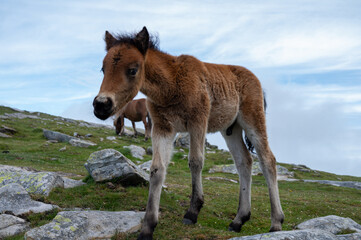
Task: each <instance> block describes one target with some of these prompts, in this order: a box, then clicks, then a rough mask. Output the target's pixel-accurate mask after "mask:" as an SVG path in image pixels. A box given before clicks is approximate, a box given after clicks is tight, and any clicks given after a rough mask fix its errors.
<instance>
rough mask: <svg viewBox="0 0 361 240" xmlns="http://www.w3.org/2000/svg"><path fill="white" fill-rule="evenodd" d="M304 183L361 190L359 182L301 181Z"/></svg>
mask: <svg viewBox="0 0 361 240" xmlns="http://www.w3.org/2000/svg"><path fill="white" fill-rule="evenodd" d="M303 181H304V182H315V183H321V184H328V185H332V186H336V187H347V188H355V189H359V190H361V182H353V181H330V180H303Z"/></svg>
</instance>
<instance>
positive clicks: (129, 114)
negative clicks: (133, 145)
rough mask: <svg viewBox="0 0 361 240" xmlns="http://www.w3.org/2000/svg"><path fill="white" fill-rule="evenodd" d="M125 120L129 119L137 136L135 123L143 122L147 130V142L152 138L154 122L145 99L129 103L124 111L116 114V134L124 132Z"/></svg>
mask: <svg viewBox="0 0 361 240" xmlns="http://www.w3.org/2000/svg"><path fill="white" fill-rule="evenodd" d="M147 117H148V122H147ZM124 118H128V119H129V120H130V121H131V122H132V126H133V129H134V134H135V136H137V135H138V132H137V129H136V128H135V122H140V121H142V122H143V124H144V129H145V140H148V138H149V136H150V130H151V129H152V122H151V120H150V117H149V113H148V110H147V105H146V99H145V98H141V99H137V100H133V101H131V102H129V103H128V104H127V105H126V106H125V107H124V108H123V109H121V110H120V111H119V112H117V113H116V115H115V119H114V127H115V132H116V134H119V133H122V132H123V130H124Z"/></svg>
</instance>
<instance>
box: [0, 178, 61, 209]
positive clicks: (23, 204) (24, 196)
mask: <svg viewBox="0 0 361 240" xmlns="http://www.w3.org/2000/svg"><path fill="white" fill-rule="evenodd" d="M54 208H59V207H58V206H56V205H52V204H45V203H42V202H37V201H34V200H32V199H31V198H30V196H29V194H28V192H27V191H26V190H25V188H23V187H22V186H21V185H20V184H17V183H11V184H8V185H5V186H3V187H1V188H0V213H5V212H6V213H12V214H13V215H15V216H20V215H24V214H28V213H31V212H33V213H42V212H47V211H50V210H52V209H54Z"/></svg>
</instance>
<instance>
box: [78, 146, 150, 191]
mask: <svg viewBox="0 0 361 240" xmlns="http://www.w3.org/2000/svg"><path fill="white" fill-rule="evenodd" d="M84 166H85V168H86V169H87V170H88V172H89V174H90V176H92V178H93V179H94V180H95V181H96V182H102V181H109V180H113V179H117V180H119V181H120V182H121V183H123V184H124V185H137V184H144V183H147V182H148V181H149V175H148V174H147V173H146V172H144V171H143V170H141V169H139V168H138V167H137V166H136V165H135V164H134V163H133V162H132V161H130V160H129V159H128V158H126V157H125V156H124V155H123V154H121V153H120V152H118V151H116V150H114V149H104V150H100V151H97V152H94V153H92V154H90V156H89V158H88V160H87V162H86V163H85V165H84Z"/></svg>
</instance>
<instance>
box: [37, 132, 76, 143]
mask: <svg viewBox="0 0 361 240" xmlns="http://www.w3.org/2000/svg"><path fill="white" fill-rule="evenodd" d="M43 133H44V137H45V138H46V139H48V140H57V141H59V142H69V141H70V140H71V139H74V137H71V136H69V135H66V134H64V133H60V132H55V131H50V130H47V129H43Z"/></svg>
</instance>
